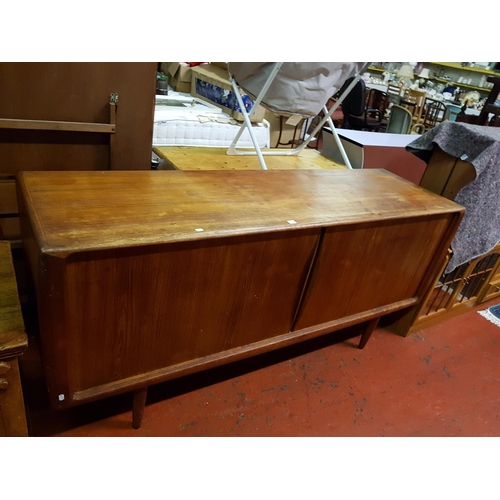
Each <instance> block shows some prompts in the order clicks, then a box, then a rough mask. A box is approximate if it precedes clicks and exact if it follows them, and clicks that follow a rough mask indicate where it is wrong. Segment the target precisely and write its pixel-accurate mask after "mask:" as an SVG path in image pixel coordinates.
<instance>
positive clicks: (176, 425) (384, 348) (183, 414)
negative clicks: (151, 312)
mask: <svg viewBox="0 0 500 500" xmlns="http://www.w3.org/2000/svg"><path fill="white" fill-rule="evenodd" d="M488 305H492V304H483V306H481V307H479V308H477V309H484V308H486V307H487V306H488ZM350 335H351V336H352V335H353V332H352V331H351V332H350ZM358 340H359V339H358V338H357V337H356V338H351V339H349V338H347V339H346V338H344V339H341V340H340V341H339V334H338V333H337V334H332V335H330V336H326V337H323V338H320V339H315V340H314V341H310V342H308V343H304V344H301V345H299V346H293V347H291V348H287V349H283V350H281V351H277V352H275V353H268V354H266V355H263V356H259V357H256V358H251V359H248V360H245V361H243V362H239V363H234V364H232V365H230V366H226V367H222V368H217V369H214V370H210V371H207V372H202V373H199V374H196V375H192V376H188V377H184V378H182V379H178V380H174V381H170V382H168V383H164V384H159V385H157V386H153V387H150V389H149V394H148V401H147V406H146V410H145V413H144V420H143V424H142V427H141V428H140V429H139V430H134V429H133V428H132V426H131V411H130V410H131V402H132V396H131V395H130V394H124V395H121V396H117V397H113V398H108V399H105V400H102V401H97V402H94V403H88V404H85V405H81V406H79V407H75V408H72V409H69V410H62V411H54V410H51V409H50V408H49V406H48V403H47V397H46V388H45V385H44V384H45V383H44V380H43V376H42V375H41V369H40V363H39V357H38V351H37V349H36V345H35V342H34V341H33V340H32V342H31V347H30V349H29V351H28V352H27V353H26V354H25V355H24V356H23V359H22V370H23V371H22V373H23V384H24V390H25V400H26V406H27V412H28V420H29V427H30V435H32V436H499V435H500V363H499V361H500V328H498V327H497V326H495V325H494V324H492V323H490V322H489V321H487V320H486V319H485V318H483V317H481V316H480V315H479V314H477V312H476V311H475V310H473V311H471V312H468V313H466V314H463V315H461V316H459V317H456V318H454V319H451V320H448V321H446V322H443V323H441V324H440V325H437V326H434V327H431V328H428V329H426V330H423V331H420V332H418V333H416V334H412V335H410V336H408V337H406V338H403V337H399V336H397V335H394V334H392V333H390V332H388V331H387V330H385V329H378V330H376V331H375V332H374V334H373V336H372V338H371V339H370V341H369V342H368V344H367V346H366V347H365V349H363V350H359V349H358V348H357V342H358Z"/></svg>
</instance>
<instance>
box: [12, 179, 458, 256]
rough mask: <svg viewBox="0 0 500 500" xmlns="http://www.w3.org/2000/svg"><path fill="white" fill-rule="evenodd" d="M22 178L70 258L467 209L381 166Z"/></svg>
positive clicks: (47, 234)
mask: <svg viewBox="0 0 500 500" xmlns="http://www.w3.org/2000/svg"><path fill="white" fill-rule="evenodd" d="M18 180H19V183H18V184H19V189H20V194H19V195H18V198H19V197H21V196H24V197H25V198H26V200H29V202H28V210H29V213H30V218H31V220H32V223H33V225H34V227H33V231H34V234H35V236H36V239H37V241H38V244H39V246H40V248H41V249H42V251H43V252H45V253H47V254H61V255H62V254H69V253H72V252H76V251H88V250H96V249H110V248H121V247H131V246H144V245H152V244H162V243H167V242H175V241H193V240H202V239H209V238H218V237H224V236H228V235H237V234H255V233H261V232H267V231H287V230H297V229H303V228H309V227H320V226H321V227H322V226H330V225H343V224H347V223H350V224H356V223H361V222H368V221H370V220H372V221H375V220H378V221H381V220H390V219H395V218H400V217H401V216H402V215H404V216H405V217H407V218H408V217H419V216H423V215H427V214H437V213H449V212H450V211H455V210H457V208H458V205H456V204H455V203H453V202H451V201H449V200H446V199H444V198H442V197H441V196H438V195H435V194H433V193H430V192H428V191H426V190H424V189H422V188H418V187H416V186H415V185H414V184H412V183H410V182H408V181H404V180H402V179H401V178H399V177H397V176H395V175H393V174H390V173H388V172H385V171H383V170H375V169H371V170H331V171H327V170H320V171H315V170H311V171H248V172H245V171H211V172H182V171H160V172H154V171H150V172H140V171H137V172H134V171H124V172H118V171H113V172H110V171H103V172H65V173H64V174H62V173H58V172H22V173H21V174H19V176H18ZM200 230H202V231H200Z"/></svg>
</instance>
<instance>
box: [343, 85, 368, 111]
mask: <svg viewBox="0 0 500 500" xmlns="http://www.w3.org/2000/svg"><path fill="white" fill-rule="evenodd" d="M353 79H354V77H351V78H348V79H347V80H346V81H345V83H344V85H342V88H341V89H340V94H342V92H343V91H344V90H345V89H346V88H347V87H348V86H349V85H350V84H351V82H352V81H353ZM365 103H366V85H365V82H364V81H363V79H362V78H361V79H360V80H359V81H358V83H357V84H356V85H355V86H354V88H353V89H352V90H351V91H350V92H349V94H348V95H347V97H346V98H345V99H344V101H343V102H342V111H343V112H344V116H346V115H353V116H361V115H362V114H363V113H364V111H365Z"/></svg>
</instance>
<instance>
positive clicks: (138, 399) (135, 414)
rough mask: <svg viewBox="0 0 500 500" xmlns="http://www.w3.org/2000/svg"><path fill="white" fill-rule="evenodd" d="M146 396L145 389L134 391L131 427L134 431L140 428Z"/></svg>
mask: <svg viewBox="0 0 500 500" xmlns="http://www.w3.org/2000/svg"><path fill="white" fill-rule="evenodd" d="M147 395H148V388H147V387H144V388H143V389H138V390H137V391H134V401H133V403H132V427H133V428H134V429H139V428H140V427H141V423H142V417H143V415H144V407H145V406H146V397H147Z"/></svg>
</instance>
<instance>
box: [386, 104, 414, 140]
mask: <svg viewBox="0 0 500 500" xmlns="http://www.w3.org/2000/svg"><path fill="white" fill-rule="evenodd" d="M411 122H412V115H411V113H410V112H409V111H408V110H407V109H406V108H403V107H402V106H398V105H397V104H394V105H393V106H392V108H391V115H390V116H389V121H388V123H387V128H386V129H385V132H386V133H388V134H408V133H409V131H410V127H411Z"/></svg>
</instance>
